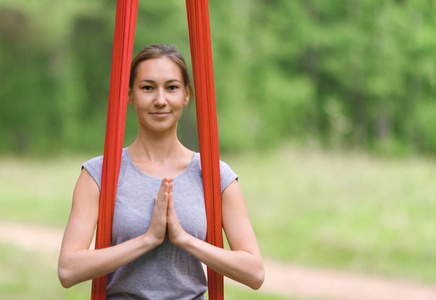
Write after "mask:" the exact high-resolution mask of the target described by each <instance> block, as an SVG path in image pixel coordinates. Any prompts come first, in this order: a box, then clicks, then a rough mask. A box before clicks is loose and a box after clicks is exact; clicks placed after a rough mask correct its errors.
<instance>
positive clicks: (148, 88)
mask: <svg viewBox="0 0 436 300" xmlns="http://www.w3.org/2000/svg"><path fill="white" fill-rule="evenodd" d="M141 89H143V90H146V91H151V90H152V89H153V87H152V86H151V85H144V86H143V87H142V88H141Z"/></svg>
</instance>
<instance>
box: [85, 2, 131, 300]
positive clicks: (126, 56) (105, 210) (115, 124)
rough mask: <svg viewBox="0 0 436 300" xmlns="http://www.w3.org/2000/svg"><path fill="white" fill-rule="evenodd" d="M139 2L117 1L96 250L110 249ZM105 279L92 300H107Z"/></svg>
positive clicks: (95, 282)
mask: <svg viewBox="0 0 436 300" xmlns="http://www.w3.org/2000/svg"><path fill="white" fill-rule="evenodd" d="M137 11H138V0H118V1H117V11H116V18H115V33H114V44H113V51H112V69H111V80H110V89H109V104H108V112H107V123H106V137H105V145H104V157H103V169H102V178H101V193H100V204H99V213H98V226H97V235H96V242H95V248H96V249H101V248H106V247H109V246H110V245H111V237H112V219H113V214H114V205H115V197H116V193H117V183H118V174H119V170H120V164H121V151H122V147H123V140H124V127H125V123H126V109H127V94H128V90H129V76H130V63H131V60H132V52H133V41H134V37H135V27H136V16H137ZM106 284H107V275H106V276H102V277H99V278H96V279H94V280H93V281H92V297H91V299H93V300H105V299H106Z"/></svg>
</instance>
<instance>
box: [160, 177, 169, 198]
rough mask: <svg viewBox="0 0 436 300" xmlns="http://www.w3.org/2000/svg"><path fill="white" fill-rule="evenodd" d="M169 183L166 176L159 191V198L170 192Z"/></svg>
mask: <svg viewBox="0 0 436 300" xmlns="http://www.w3.org/2000/svg"><path fill="white" fill-rule="evenodd" d="M168 189H169V183H168V181H167V179H166V178H164V179H162V183H161V185H160V188H159V191H158V193H157V196H158V198H162V197H163V194H164V193H165V192H168Z"/></svg>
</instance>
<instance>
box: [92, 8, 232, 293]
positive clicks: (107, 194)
mask: <svg viewBox="0 0 436 300" xmlns="http://www.w3.org/2000/svg"><path fill="white" fill-rule="evenodd" d="M186 8H187V15H188V24H189V37H190V44H191V58H192V64H193V77H194V85H195V94H196V109H197V126H198V139H199V145H200V154H201V168H202V175H203V188H204V197H205V204H206V215H207V242H208V243H211V244H213V245H215V246H218V247H221V248H222V247H223V236H222V221H221V182H220V169H219V145H218V126H217V116H216V103H215V86H214V79H213V64H212V49H211V38H210V25H209V7H208V1H205V0H186ZM137 10H138V0H118V1H117V12H116V19H115V34H114V45H113V54H112V70H111V82H110V91H109V105H108V114H107V125H106V137H105V147H104V159H103V170H102V182H101V194H100V206H99V217H98V227H97V236H96V246H95V247H96V249H101V248H106V247H109V246H110V245H111V237H112V219H113V211H114V205H115V197H116V192H117V183H118V174H119V169H120V164H121V152H122V147H123V139H124V128H125V119H126V107H127V93H128V83H129V72H130V63H131V59H132V50H133V40H134V35H135V26H136V17H137ZM208 282H209V299H210V300H218V299H223V298H224V290H223V276H222V275H220V274H218V273H216V272H214V271H212V270H211V269H209V268H208ZM106 285H107V276H102V277H99V278H97V279H94V280H93V282H92V298H91V299H93V300H104V299H106Z"/></svg>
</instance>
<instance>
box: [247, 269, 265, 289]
mask: <svg viewBox="0 0 436 300" xmlns="http://www.w3.org/2000/svg"><path fill="white" fill-rule="evenodd" d="M252 276H253V277H252V279H251V282H250V284H249V285H248V286H249V287H250V288H252V289H253V290H258V289H259V288H260V287H261V286H262V284H263V282H264V281H265V268H264V266H263V263H260V265H259V267H258V268H257V270H256V271H255V272H253V274H252Z"/></svg>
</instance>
